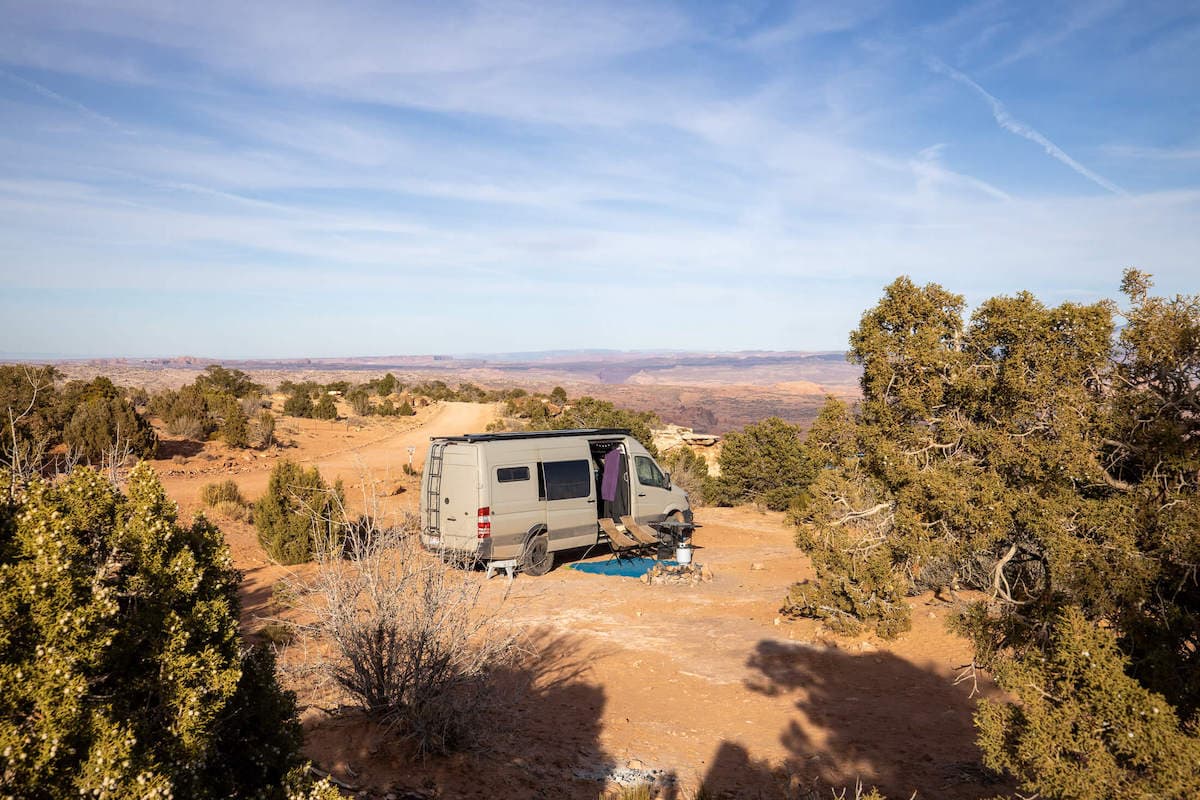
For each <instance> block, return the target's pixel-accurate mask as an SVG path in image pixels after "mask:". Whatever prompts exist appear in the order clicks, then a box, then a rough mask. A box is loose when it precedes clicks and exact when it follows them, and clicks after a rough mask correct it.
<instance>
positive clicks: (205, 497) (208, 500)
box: [200, 479, 246, 508]
mask: <svg viewBox="0 0 1200 800" xmlns="http://www.w3.org/2000/svg"><path fill="white" fill-rule="evenodd" d="M200 499H201V500H202V501H203V502H204V505H206V506H208V507H209V508H214V507H215V506H216V505H217V503H220V502H221V501H223V500H224V501H229V502H233V503H239V504H244V503H245V502H246V500H245V498H243V497H242V491H241V489H239V488H238V485H237V481H235V480H232V479H229V480H224V481H221V482H220V483H206V484H204V486H203V487H201V489H200Z"/></svg>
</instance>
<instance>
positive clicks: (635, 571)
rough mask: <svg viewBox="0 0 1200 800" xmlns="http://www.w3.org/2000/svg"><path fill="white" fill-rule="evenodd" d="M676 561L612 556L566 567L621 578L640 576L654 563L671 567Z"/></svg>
mask: <svg viewBox="0 0 1200 800" xmlns="http://www.w3.org/2000/svg"><path fill="white" fill-rule="evenodd" d="M678 563H679V562H678V561H655V560H654V559H653V558H620V559H617V558H614V559H612V560H610V561H589V562H586V563H585V562H580V563H577V564H568V565H567V569H576V570H579V571H580V572H588V573H591V574H592V575H619V576H621V577H622V578H640V577H642V576H643V575H645V574H646V573H647V572H649V571H650V568H651V567H653V566H654V565H655V564H662V565H663V566H667V567H673V566H675V565H676V564H678Z"/></svg>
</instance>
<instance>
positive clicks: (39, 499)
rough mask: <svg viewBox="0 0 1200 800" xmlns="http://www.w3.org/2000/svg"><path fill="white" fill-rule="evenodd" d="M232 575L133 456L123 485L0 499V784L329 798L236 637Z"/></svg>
mask: <svg viewBox="0 0 1200 800" xmlns="http://www.w3.org/2000/svg"><path fill="white" fill-rule="evenodd" d="M238 582H239V575H238V573H237V572H236V570H234V569H233V568H232V566H231V564H230V558H229V552H228V549H227V547H226V545H225V543H224V541H223V539H222V536H221V533H220V531H219V530H217V529H216V528H215V527H213V526H212V525H211V524H209V523H207V522H205V521H204V520H202V519H197V520H196V521H195V522H193V523H192V524H191V525H181V524H180V523H179V522H178V521H177V519H176V512H175V508H174V504H173V503H171V502H170V501H169V500H168V499H167V497H166V494H165V493H164V492H163V489H162V487H161V485H160V484H159V482H158V480H157V478H156V477H155V474H154V472H153V471H152V470H151V469H150V467H148V466H147V465H145V464H142V465H140V466H138V467H137V468H136V469H134V471H133V472H132V473H131V475H130V477H129V484H128V491H127V493H126V494H122V493H121V492H119V491H117V490H116V489H115V488H114V487H113V486H112V484H111V483H109V481H108V480H107V479H106V478H105V477H103V476H102V475H100V474H99V473H97V472H94V471H92V470H90V469H76V470H74V471H73V472H72V473H71V474H70V475H69V476H68V477H67V478H66V479H65V480H63V481H62V482H60V483H57V484H49V483H45V482H42V481H41V480H39V479H35V480H33V481H32V482H30V483H29V484H27V485H26V486H24V487H23V488H22V489H21V491H20V492H19V494H18V496H17V497H15V498H13V499H12V500H10V501H9V502H7V503H5V504H3V505H2V506H0V792H3V793H4V794H5V795H6V796H10V797H22V798H56V797H62V796H67V795H70V796H88V797H98V798H123V797H163V798H168V797H192V798H228V797H264V798H272V797H273V798H285V797H287V798H300V797H304V796H308V797H322V798H332V797H336V794H334V793H332V790H331V788H330V787H329V786H328V785H323V786H317V787H314V786H313V785H312V783H311V781H310V780H309V779H308V778H307V776H306V773H305V771H304V769H303V765H302V763H301V759H300V755H299V747H300V743H301V733H300V727H299V724H298V722H297V720H296V707H295V700H294V698H293V696H292V695H291V694H290V693H288V692H286V691H284V690H283V689H281V688H280V686H279V685H278V684H277V682H276V677H275V668H274V663H275V662H274V657H273V655H272V652H271V651H270V650H269V649H265V648H262V647H245V646H244V643H243V642H242V641H241V639H240V637H239V636H238V632H237V622H238V608H239V601H238V595H237V587H238Z"/></svg>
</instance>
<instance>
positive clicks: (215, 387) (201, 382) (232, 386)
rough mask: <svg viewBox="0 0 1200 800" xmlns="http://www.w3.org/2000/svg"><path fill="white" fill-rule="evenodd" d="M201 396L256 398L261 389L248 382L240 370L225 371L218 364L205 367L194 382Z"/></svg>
mask: <svg viewBox="0 0 1200 800" xmlns="http://www.w3.org/2000/svg"><path fill="white" fill-rule="evenodd" d="M194 385H195V386H196V388H197V389H199V390H200V392H201V393H203V394H214V395H229V396H231V397H236V398H242V397H258V396H259V395H261V394H262V393H263V387H262V386H260V385H259V384H257V383H255V382H253V381H252V380H250V376H249V375H247V374H246V373H244V372H242V371H241V370H240V369H226V368H225V367H222V366H220V365H218V364H211V365H209V366H208V367H205V369H204V372H203V374H201V375H199V376H198V377H197V378H196V380H195V381H194Z"/></svg>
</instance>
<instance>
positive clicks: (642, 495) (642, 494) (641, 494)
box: [638, 492, 646, 497]
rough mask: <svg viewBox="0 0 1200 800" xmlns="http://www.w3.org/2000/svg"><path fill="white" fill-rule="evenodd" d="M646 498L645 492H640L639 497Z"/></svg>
mask: <svg viewBox="0 0 1200 800" xmlns="http://www.w3.org/2000/svg"><path fill="white" fill-rule="evenodd" d="M645 496H646V493H645V492H638V497H645Z"/></svg>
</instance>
